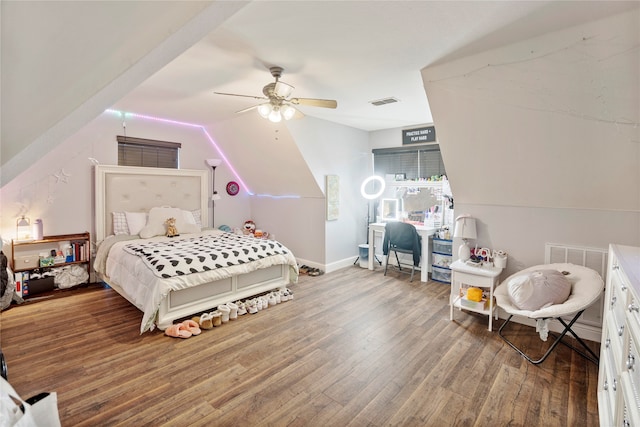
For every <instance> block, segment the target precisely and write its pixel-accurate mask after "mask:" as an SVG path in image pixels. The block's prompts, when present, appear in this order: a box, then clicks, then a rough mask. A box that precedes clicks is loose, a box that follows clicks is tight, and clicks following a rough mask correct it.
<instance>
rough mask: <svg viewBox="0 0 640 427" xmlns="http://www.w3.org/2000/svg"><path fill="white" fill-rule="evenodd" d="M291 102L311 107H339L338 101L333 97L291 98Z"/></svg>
mask: <svg viewBox="0 0 640 427" xmlns="http://www.w3.org/2000/svg"><path fill="white" fill-rule="evenodd" d="M289 102H291V103H292V104H295V105H309V106H311V107H322V108H337V107H338V101H336V100H333V99H315V98H291V99H290V100H289Z"/></svg>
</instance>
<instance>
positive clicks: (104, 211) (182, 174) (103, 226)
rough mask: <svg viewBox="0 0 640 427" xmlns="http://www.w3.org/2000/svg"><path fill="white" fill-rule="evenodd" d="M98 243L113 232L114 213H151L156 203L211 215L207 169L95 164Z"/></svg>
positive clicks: (205, 216) (204, 218)
mask: <svg viewBox="0 0 640 427" xmlns="http://www.w3.org/2000/svg"><path fill="white" fill-rule="evenodd" d="M94 172H95V176H94V178H95V182H94V201H95V203H94V209H95V218H96V243H99V242H101V241H102V240H104V238H105V237H107V236H109V235H111V234H113V218H112V214H111V213H112V212H125V211H128V212H148V211H149V210H150V209H151V208H153V207H156V206H171V207H177V208H182V209H185V210H195V209H200V211H201V215H202V223H203V226H204V225H206V224H207V221H208V218H209V204H208V202H209V198H208V193H207V179H206V178H207V176H208V175H207V173H208V171H206V170H187V169H162V168H141V167H131V166H108V165H96V166H95V171H94Z"/></svg>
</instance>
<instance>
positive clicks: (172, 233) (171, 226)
mask: <svg viewBox="0 0 640 427" xmlns="http://www.w3.org/2000/svg"><path fill="white" fill-rule="evenodd" d="M164 224H165V225H166V226H167V237H176V236H179V235H180V234H178V229H177V228H176V219H175V218H167V220H166V221H165V222H164Z"/></svg>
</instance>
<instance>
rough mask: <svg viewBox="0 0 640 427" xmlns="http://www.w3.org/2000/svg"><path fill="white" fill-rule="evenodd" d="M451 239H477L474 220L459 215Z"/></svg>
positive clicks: (468, 216) (467, 216)
mask: <svg viewBox="0 0 640 427" xmlns="http://www.w3.org/2000/svg"><path fill="white" fill-rule="evenodd" d="M453 237H460V238H461V239H475V238H477V237H478V235H477V234H476V220H475V218H472V217H471V216H470V215H460V216H459V217H458V218H456V228H455V230H454V232H453Z"/></svg>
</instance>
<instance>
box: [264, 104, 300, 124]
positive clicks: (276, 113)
mask: <svg viewBox="0 0 640 427" xmlns="http://www.w3.org/2000/svg"><path fill="white" fill-rule="evenodd" d="M256 109H257V110H258V114H260V116H261V117H263V118H265V119H269V120H270V121H272V122H273V123H278V122H280V121H282V119H285V120H291V119H292V118H293V116H295V115H296V111H298V110H296V109H295V108H294V107H293V106H291V105H289V104H285V103H282V104H281V105H279V104H272V103H271V102H265V103H264V104H260V105H258V107H257V108H256Z"/></svg>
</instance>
